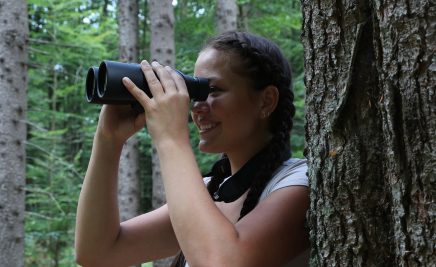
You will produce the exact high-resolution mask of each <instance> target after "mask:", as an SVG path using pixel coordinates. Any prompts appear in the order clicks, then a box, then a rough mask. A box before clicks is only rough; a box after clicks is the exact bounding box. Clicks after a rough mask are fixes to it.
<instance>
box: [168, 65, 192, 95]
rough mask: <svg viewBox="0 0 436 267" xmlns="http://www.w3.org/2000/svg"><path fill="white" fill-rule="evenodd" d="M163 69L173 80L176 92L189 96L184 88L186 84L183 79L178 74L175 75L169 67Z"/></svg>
mask: <svg viewBox="0 0 436 267" xmlns="http://www.w3.org/2000/svg"><path fill="white" fill-rule="evenodd" d="M165 69H166V70H167V71H168V72H169V73H170V74H171V77H172V78H173V80H174V83H175V86H176V88H177V91H178V92H179V93H180V94H183V95H188V96H189V94H188V89H187V88H186V83H185V80H184V79H183V77H182V76H181V75H180V74H179V73H177V72H176V71H175V70H174V69H173V68H171V67H170V66H166V67H165Z"/></svg>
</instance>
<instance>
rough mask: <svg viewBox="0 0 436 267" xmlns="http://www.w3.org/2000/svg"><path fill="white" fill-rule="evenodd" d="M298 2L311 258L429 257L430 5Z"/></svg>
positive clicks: (422, 260)
mask: <svg viewBox="0 0 436 267" xmlns="http://www.w3.org/2000/svg"><path fill="white" fill-rule="evenodd" d="M302 5H303V14H304V31H303V44H304V47H305V66H306V76H305V82H306V86H307V102H306V103H307V112H306V118H307V132H306V138H307V152H308V154H307V156H308V159H309V166H310V168H309V178H310V184H311V207H310V214H309V226H310V229H311V240H312V265H313V266H434V265H435V262H436V254H435V253H434V248H435V241H436V239H435V225H436V224H435V215H436V206H435V204H434V203H435V196H436V173H435V172H436V157H435V151H436V150H435V148H436V138H435V132H436V101H435V94H434V89H435V84H436V73H435V72H436V68H435V61H434V52H435V51H436V42H435V37H436V35H435V29H436V28H435V27H434V25H435V23H436V20H435V18H436V17H435V16H434V14H435V11H436V10H435V5H434V2H433V3H432V1H428V0H423V1H399V0H386V1H379V0H375V1H357V2H356V1H335V0H324V1H321V2H315V1H310V0H304V1H302Z"/></svg>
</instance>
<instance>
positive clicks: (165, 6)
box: [149, 0, 176, 267]
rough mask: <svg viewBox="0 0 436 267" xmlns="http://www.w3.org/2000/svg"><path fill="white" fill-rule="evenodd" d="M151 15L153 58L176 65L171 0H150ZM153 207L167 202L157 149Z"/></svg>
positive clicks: (157, 264) (158, 265)
mask: <svg viewBox="0 0 436 267" xmlns="http://www.w3.org/2000/svg"><path fill="white" fill-rule="evenodd" d="M149 17H150V22H151V25H150V27H151V41H150V54H151V60H156V61H158V62H159V63H161V64H162V65H168V66H172V67H174V65H175V62H176V57H175V44H174V9H173V5H172V1H170V0H164V1H163V0H150V1H149ZM152 151H153V152H152V168H153V173H152V179H153V193H152V194H153V197H152V205H153V208H158V207H160V206H162V205H163V204H165V203H166V199H165V191H164V187H163V181H162V178H161V171H160V165H159V159H158V155H157V152H156V149H155V148H154V147H153V150H152ZM171 261H172V258H167V259H162V260H158V261H155V262H153V267H161V266H162V267H163V266H169V265H170V263H171Z"/></svg>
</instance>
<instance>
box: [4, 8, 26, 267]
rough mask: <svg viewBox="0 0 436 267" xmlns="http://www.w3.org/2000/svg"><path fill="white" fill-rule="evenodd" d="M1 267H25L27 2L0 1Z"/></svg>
mask: <svg viewBox="0 0 436 267" xmlns="http://www.w3.org/2000/svg"><path fill="white" fill-rule="evenodd" d="M0 18H1V19H0V36H1V37H0V114H1V115H0V266H24V213H25V204H24V201H25V191H24V189H25V177H26V167H25V166H26V163H25V161H26V151H25V142H26V133H27V130H26V113H27V96H26V90H27V60H28V58H27V57H28V55H27V49H28V34H29V32H28V22H27V3H26V1H23V0H16V1H7V0H0Z"/></svg>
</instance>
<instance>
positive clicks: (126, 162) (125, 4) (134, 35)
mask: <svg viewBox="0 0 436 267" xmlns="http://www.w3.org/2000/svg"><path fill="white" fill-rule="evenodd" d="M138 10H139V9H138V3H137V0H120V1H118V28H119V30H118V31H119V52H120V61H122V62H137V61H138V51H139V50H138V32H139V31H138V13H139V11H138ZM138 144H139V141H138V138H137V137H136V136H132V137H131V138H129V140H127V142H126V143H125V144H124V147H123V151H122V153H121V158H120V167H119V172H118V177H119V187H118V202H119V206H120V219H121V221H125V220H128V219H130V218H132V217H135V216H136V215H138V212H139V205H140V197H141V195H140V190H139V189H140V186H139V185H140V179H139V151H138Z"/></svg>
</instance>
